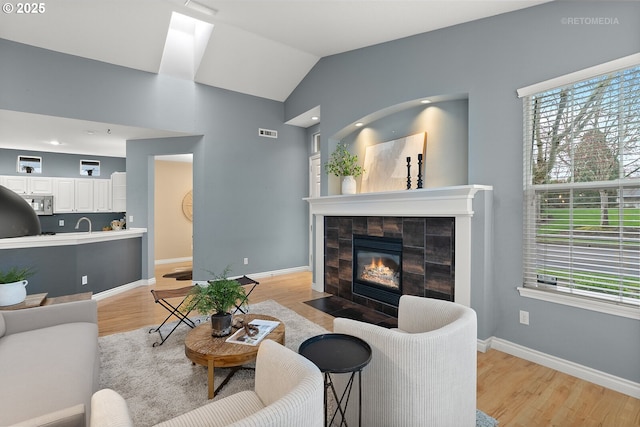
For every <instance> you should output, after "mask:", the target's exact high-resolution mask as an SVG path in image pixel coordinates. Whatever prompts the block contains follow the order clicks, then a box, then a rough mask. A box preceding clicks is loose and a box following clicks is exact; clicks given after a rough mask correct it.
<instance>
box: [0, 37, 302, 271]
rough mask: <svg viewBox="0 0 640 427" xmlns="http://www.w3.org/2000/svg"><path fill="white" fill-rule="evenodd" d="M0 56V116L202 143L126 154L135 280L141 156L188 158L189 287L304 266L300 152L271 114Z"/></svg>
mask: <svg viewBox="0 0 640 427" xmlns="http://www.w3.org/2000/svg"><path fill="white" fill-rule="evenodd" d="M0 57H1V58H2V61H0V108H2V109H8V110H16V111H25V112H30V113H38V114H47V115H53V116H61V117H68V118H75V119H83V120H91V121H99V122H103V123H114V124H120V125H131V126H140V127H145V128H151V129H163V130H172V131H179V132H185V133H189V134H193V135H202V136H201V137H196V140H191V139H186V141H187V142H186V143H184V146H182V144H181V141H185V140H183V139H181V138H178V139H175V140H173V141H165V140H161V141H157V140H156V141H128V143H127V156H128V158H127V164H126V170H127V198H128V202H127V203H128V205H127V215H128V216H131V215H133V217H134V222H133V223H130V224H129V226H133V227H147V228H149V230H150V233H149V235H148V236H147V237H146V238H145V239H143V261H142V269H143V271H142V278H149V277H152V276H153V264H152V260H153V254H152V253H151V252H150V251H152V248H153V236H152V233H153V228H152V227H153V217H152V212H153V191H152V186H153V184H152V183H153V165H152V163H153V157H152V156H153V155H155V154H170V153H182V152H189V150H193V152H194V154H195V156H194V229H193V233H194V275H195V278H196V279H206V278H209V277H210V275H209V273H207V270H209V271H213V272H216V273H220V272H222V270H223V269H224V268H225V266H227V265H230V266H231V269H232V272H231V274H233V275H239V274H244V273H246V274H250V273H252V272H264V271H272V270H279V269H286V268H295V267H299V266H306V265H308V261H307V252H308V250H307V247H308V244H307V241H308V232H307V229H306V223H307V217H306V215H305V212H306V203H305V202H304V201H303V200H302V198H303V197H305V196H306V192H307V172H306V171H307V163H308V160H307V152H308V146H307V144H306V141H305V132H304V129H300V128H295V127H291V126H287V125H284V124H283V123H284V105H283V103H281V102H275V101H270V100H265V99H262V98H256V97H252V96H247V95H241V94H238V93H234V92H229V91H225V90H221V89H216V88H211V87H207V86H202V85H198V84H195V83H193V82H190V81H185V80H179V79H174V78H171V77H164V76H160V75H155V74H150V73H145V72H140V71H135V70H131V69H127V68H122V67H118V66H113V65H109V64H105V63H101V62H97V61H92V60H87V59H83V58H78V57H73V56H69V55H64V54H60V53H55V52H51V51H46V50H43V49H38V48H35V47H31V46H26V45H21V44H18V43H14V42H11V41H7V40H0ZM260 127H262V128H267V129H275V130H278V132H279V134H278V139H270V138H261V137H259V136H258V128H260ZM172 144H175V146H172ZM149 248H151V249H149ZM245 257H247V258H249V265H246V266H245V265H243V264H242V260H243V258H245Z"/></svg>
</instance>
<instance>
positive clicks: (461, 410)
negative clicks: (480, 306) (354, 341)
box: [333, 295, 477, 427]
mask: <svg viewBox="0 0 640 427" xmlns="http://www.w3.org/2000/svg"><path fill="white" fill-rule="evenodd" d="M333 329H334V332H336V333H343V334H349V335H353V336H356V337H359V338H361V339H363V340H364V341H366V342H367V343H369V345H370V346H371V349H372V351H373V354H372V357H371V362H370V363H369V365H368V366H366V367H365V368H364V370H363V371H362V425H363V426H367V427H376V426H379V427H387V426H403V427H410V426H416V427H417V426H438V427H449V426H450V427H473V426H475V425H476V424H475V423H476V370H477V365H476V357H477V355H476V348H477V320H476V313H475V311H473V310H472V309H471V308H468V307H465V306H463V305H460V304H456V303H452V302H447V301H440V300H435V299H429V298H421V297H415V296H409V295H403V296H402V297H401V298H400V305H399V307H398V329H386V328H383V327H380V326H376V325H372V324H368V323H362V322H358V321H355V320H350V319H343V318H337V319H334V323H333ZM335 381H336V383H338V384H339V385H340V382H341V381H342V382H344V379H341V378H335ZM351 399H352V401H350V402H349V406H348V412H347V419H348V420H350V424H351V423H355V422H356V420H357V409H358V396H357V393H352V396H351ZM354 425H355V424H354Z"/></svg>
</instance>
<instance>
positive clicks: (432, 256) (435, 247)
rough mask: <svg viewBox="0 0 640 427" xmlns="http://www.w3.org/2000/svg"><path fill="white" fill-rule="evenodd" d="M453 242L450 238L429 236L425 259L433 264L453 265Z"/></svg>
mask: <svg viewBox="0 0 640 427" xmlns="http://www.w3.org/2000/svg"><path fill="white" fill-rule="evenodd" d="M451 240H452V239H451V237H450V236H427V246H426V248H425V250H424V252H425V254H424V256H425V259H426V260H427V261H429V262H433V263H438V264H445V265H451V260H452V258H453V257H452V250H451Z"/></svg>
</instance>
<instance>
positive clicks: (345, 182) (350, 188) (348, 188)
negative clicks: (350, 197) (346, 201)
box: [342, 175, 356, 194]
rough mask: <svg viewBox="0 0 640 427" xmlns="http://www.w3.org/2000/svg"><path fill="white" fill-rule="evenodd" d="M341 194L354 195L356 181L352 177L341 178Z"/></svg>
mask: <svg viewBox="0 0 640 427" xmlns="http://www.w3.org/2000/svg"><path fill="white" fill-rule="evenodd" d="M342 194H356V179H355V178H354V177H353V176H351V175H349V176H345V177H343V178H342Z"/></svg>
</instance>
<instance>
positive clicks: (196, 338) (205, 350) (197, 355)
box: [184, 314, 284, 399]
mask: <svg viewBox="0 0 640 427" xmlns="http://www.w3.org/2000/svg"><path fill="white" fill-rule="evenodd" d="M234 319H243V320H244V321H245V322H250V321H252V320H254V319H262V320H272V321H276V322H280V324H279V325H278V326H277V327H276V328H275V329H274V330H273V331H271V333H270V334H269V335H267V336H266V337H265V338H264V339H270V340H273V341H276V342H278V343H280V344H282V345H284V323H282V322H281V321H280V320H279V319H276V318H275V317H271V316H266V315H263V314H241V315H237V316H234ZM233 332H235V330H234V331H233ZM229 336H230V335H228V336H226V337H212V336H211V323H209V322H206V323H203V324H202V325H200V326H197V327H195V328H194V329H192V330H191V331H189V333H188V334H187V337H186V338H185V340H184V354H185V355H186V356H187V358H189V360H191V361H192V362H193V363H197V364H198V365H203V366H206V367H207V371H208V384H209V399H213V396H215V394H216V393H217V392H218V391H220V389H221V388H222V387H223V386H224V385H225V384H226V383H227V382H228V381H229V380H230V379H231V377H232V376H233V374H235V373H236V372H237V371H238V369H240V368H241V367H242V365H244V364H245V363H248V362H252V361H254V360H255V359H256V356H257V354H258V348H259V347H260V344H258V345H256V346H253V345H243V344H232V343H228V342H226V339H227V338H229ZM214 368H236V369H233V370H232V371H231V372H230V373H229V375H227V377H226V378H225V379H224V381H223V382H222V384H220V385H219V386H218V388H217V389H216V390H215V391H214V389H213V378H214V376H213V375H214V374H213V373H214Z"/></svg>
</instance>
